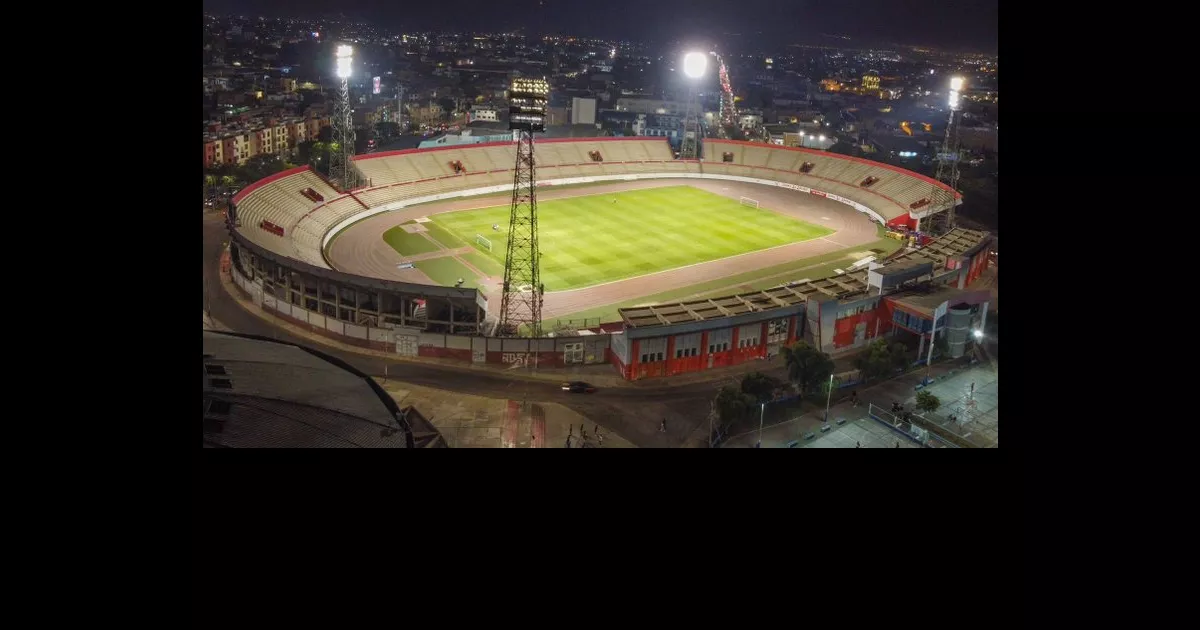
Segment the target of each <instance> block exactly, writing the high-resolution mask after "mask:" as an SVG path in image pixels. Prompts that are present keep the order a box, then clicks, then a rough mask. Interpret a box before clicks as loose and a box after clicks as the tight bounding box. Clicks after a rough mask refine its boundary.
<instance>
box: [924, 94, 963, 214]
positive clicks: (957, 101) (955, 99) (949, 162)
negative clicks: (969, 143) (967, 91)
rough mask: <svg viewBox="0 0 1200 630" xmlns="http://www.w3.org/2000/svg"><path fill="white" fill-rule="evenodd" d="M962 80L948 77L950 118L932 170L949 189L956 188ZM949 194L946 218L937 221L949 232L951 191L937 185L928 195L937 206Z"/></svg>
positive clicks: (934, 205)
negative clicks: (935, 165) (935, 169)
mask: <svg viewBox="0 0 1200 630" xmlns="http://www.w3.org/2000/svg"><path fill="white" fill-rule="evenodd" d="M962 88H963V80H962V77H953V78H951V79H950V96H949V98H948V100H947V102H948V104H949V106H950V118H949V120H948V121H947V122H946V138H945V140H943V141H942V147H941V150H939V151H938V155H937V171H935V172H934V175H933V178H934V179H936V180H938V181H939V182H943V183H945V184H947V185H948V186H950V190H954V191H956V190H958V176H959V173H958V146H959V139H958V128H959V122H960V121H961V120H962V116H961V115H960V112H961V111H962V98H961V93H962ZM947 196H949V198H950V200H949V203H950V205H949V207H948V208H947V209H946V212H945V214H946V218H945V220H944V222H941V221H939V223H942V224H943V225H944V226H945V227H944V230H943V231H946V232H949V231H950V230H952V229H954V204H955V198H954V194H953V193H948V192H946V191H944V190H942V189H941V187H939V186H934V187H933V194H932V195H931V196H930V197H929V202H930V205H931V206H933V207H937V205H938V204H940V203H943V202H944V200H945V199H946V197H947Z"/></svg>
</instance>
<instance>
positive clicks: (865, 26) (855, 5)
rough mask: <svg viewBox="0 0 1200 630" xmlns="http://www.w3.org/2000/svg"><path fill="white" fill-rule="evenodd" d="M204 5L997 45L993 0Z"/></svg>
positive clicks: (532, 26) (684, 32) (309, 0)
mask: <svg viewBox="0 0 1200 630" xmlns="http://www.w3.org/2000/svg"><path fill="white" fill-rule="evenodd" d="M447 6H449V7H452V8H451V9H450V10H446V7H447ZM204 10H205V11H206V12H209V13H216V14H225V15H245V16H247V17H250V16H259V15H261V16H263V17H271V18H297V19H339V18H341V19H346V20H349V21H353V22H374V23H377V24H378V25H379V26H380V27H381V28H391V29H397V30H403V29H411V30H432V31H449V32H452V31H482V32H489V31H490V32H500V31H509V30H515V29H517V28H521V27H523V28H524V29H525V32H526V33H527V34H539V35H550V34H563V35H577V36H586V37H599V38H605V39H623V38H624V39H631V40H647V41H649V40H654V41H666V40H672V39H693V38H695V39H701V40H712V41H717V42H729V40H731V39H735V40H736V39H740V40H742V43H747V42H751V41H752V42H754V43H761V44H764V45H772V46H780V45H786V44H805V45H828V46H831V47H839V48H854V47H884V46H888V45H901V46H928V47H932V48H938V49H942V50H948V51H959V52H978V53H988V54H994V53H995V52H996V51H997V46H998V43H997V31H998V24H997V23H998V17H997V15H998V1H997V0H908V1H907V2H905V3H897V2H894V1H887V0H842V1H841V2H838V3H836V4H835V3H827V2H817V1H815V0H777V1H770V0H739V1H738V2H729V1H728V0H721V1H717V0H651V1H650V2H647V1H646V0H642V1H641V2H638V1H636V0H610V1H608V2H605V3H603V4H601V3H591V2H582V1H580V0H513V1H512V2H509V3H496V2H481V1H479V0H459V1H458V2H455V3H452V4H449V5H416V6H412V5H407V6H406V5H401V4H384V5H380V4H378V3H376V2H366V1H365V0H339V1H338V2H328V1H324V2H319V1H317V0H204ZM843 37H846V38H849V39H843ZM730 43H733V42H730Z"/></svg>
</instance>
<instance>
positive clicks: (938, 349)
mask: <svg viewBox="0 0 1200 630" xmlns="http://www.w3.org/2000/svg"><path fill="white" fill-rule="evenodd" d="M933 356H935V357H947V356H950V342H949V341H946V335H942V336H941V337H938V338H937V339H934V340H933Z"/></svg>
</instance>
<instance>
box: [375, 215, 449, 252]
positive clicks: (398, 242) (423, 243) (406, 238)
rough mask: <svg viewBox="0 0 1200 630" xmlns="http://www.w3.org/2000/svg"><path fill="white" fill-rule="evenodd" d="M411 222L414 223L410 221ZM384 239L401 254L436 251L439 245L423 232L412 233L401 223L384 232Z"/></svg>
mask: <svg viewBox="0 0 1200 630" xmlns="http://www.w3.org/2000/svg"><path fill="white" fill-rule="evenodd" d="M409 223H414V222H413V221H409ZM383 240H384V241H386V242H387V244H388V245H391V246H392V249H394V250H396V252H397V253H399V254H400V255H401V256H413V255H416V254H427V253H429V252H436V251H437V250H438V246H437V245H435V244H434V243H433V241H430V240H429V239H427V238H425V237H424V236H423V235H421V234H419V233H418V234H410V233H408V232H405V231H404V228H402V227H400V226H399V225H397V226H395V227H393V228H391V229H389V230H388V231H386V232H384V233H383Z"/></svg>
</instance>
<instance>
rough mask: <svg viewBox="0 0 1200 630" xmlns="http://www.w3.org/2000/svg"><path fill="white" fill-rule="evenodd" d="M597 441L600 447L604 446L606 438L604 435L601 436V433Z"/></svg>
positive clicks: (597, 436)
mask: <svg viewBox="0 0 1200 630" xmlns="http://www.w3.org/2000/svg"><path fill="white" fill-rule="evenodd" d="M596 441H597V442H599V443H600V446H604V436H603V435H600V434H599V433H597V434H596Z"/></svg>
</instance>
